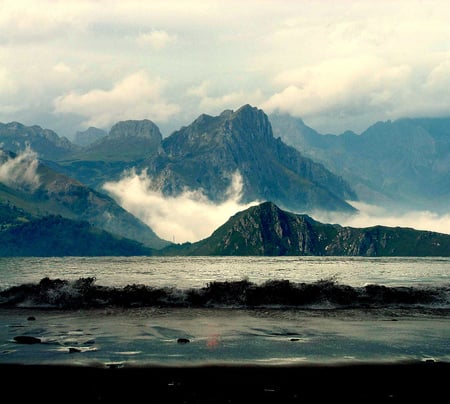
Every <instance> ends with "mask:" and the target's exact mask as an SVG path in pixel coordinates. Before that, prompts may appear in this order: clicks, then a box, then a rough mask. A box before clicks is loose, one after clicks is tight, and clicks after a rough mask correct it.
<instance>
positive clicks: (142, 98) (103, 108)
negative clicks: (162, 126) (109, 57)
mask: <svg viewBox="0 0 450 404" xmlns="http://www.w3.org/2000/svg"><path fill="white" fill-rule="evenodd" d="M163 87H164V82H163V80H162V79H160V78H155V79H150V78H149V77H148V76H147V74H146V73H145V72H143V71H139V72H136V73H134V74H131V75H129V76H127V77H125V78H124V79H122V80H120V81H119V82H117V83H115V84H114V86H113V88H112V89H110V90H101V89H95V90H90V91H88V92H85V93H82V94H81V93H77V92H70V93H69V94H67V95H63V96H60V97H58V98H56V100H55V111H56V112H58V113H74V114H79V115H82V116H84V117H85V118H86V120H85V122H84V124H85V125H86V126H97V127H101V128H104V127H108V126H110V125H112V124H114V123H116V122H118V121H120V120H126V119H145V118H148V117H149V116H150V117H152V118H153V119H155V120H161V121H165V120H167V119H168V118H170V117H171V116H173V115H174V114H176V113H177V112H178V110H179V107H178V106H177V105H175V104H173V103H170V102H167V101H166V100H165V99H164V97H163V96H162V95H161V90H162V89H163Z"/></svg>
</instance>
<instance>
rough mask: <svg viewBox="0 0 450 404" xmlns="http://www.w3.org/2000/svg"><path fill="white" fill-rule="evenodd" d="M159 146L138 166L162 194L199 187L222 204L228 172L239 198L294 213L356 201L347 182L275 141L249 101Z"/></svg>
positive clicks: (260, 113) (341, 207)
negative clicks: (237, 183)
mask: <svg viewBox="0 0 450 404" xmlns="http://www.w3.org/2000/svg"><path fill="white" fill-rule="evenodd" d="M161 149H162V150H161V151H160V152H158V153H157V154H152V155H150V154H149V156H148V157H147V158H146V159H145V160H144V161H143V162H142V163H140V164H138V165H137V167H138V168H139V169H140V170H146V172H147V173H148V175H149V176H150V177H151V179H152V183H153V184H154V187H155V188H156V189H158V190H160V191H162V192H163V193H165V194H166V195H175V194H178V193H181V192H183V191H184V190H185V189H190V190H202V192H203V193H204V194H205V195H206V196H208V198H209V199H211V200H213V201H217V202H222V201H224V200H226V199H227V198H228V196H229V195H228V194H227V189H228V188H229V187H230V184H231V178H232V175H233V174H234V173H239V174H240V175H241V177H242V182H243V189H242V198H241V200H242V202H251V201H255V200H273V201H274V202H276V203H277V204H279V205H280V206H283V207H286V208H289V209H291V210H294V211H306V210H311V209H323V210H332V211H344V212H354V211H355V210H354V208H353V207H352V206H351V205H349V204H348V203H347V202H346V200H349V199H356V194H355V192H354V191H353V190H352V189H351V187H350V186H349V185H348V183H346V182H345V181H344V180H343V179H342V178H341V177H339V176H336V175H334V174H333V173H331V172H330V171H329V170H327V169H326V168H325V167H324V166H323V165H322V164H318V163H315V162H314V161H312V160H311V159H309V158H306V157H303V156H302V154H300V152H299V151H298V150H296V149H295V148H293V147H290V146H287V145H286V144H285V143H283V142H282V141H281V140H280V139H275V138H274V137H273V134H272V128H271V125H270V122H269V120H268V117H267V115H266V114H265V113H264V112H263V111H262V110H260V109H257V108H254V107H251V106H250V105H244V106H243V107H241V108H239V109H238V110H237V111H231V110H226V111H224V112H222V113H221V114H220V115H219V116H214V117H213V116H209V115H201V116H200V117H199V118H197V119H196V120H195V121H194V122H193V123H192V124H190V125H189V126H187V127H183V128H181V129H180V130H178V131H175V132H174V133H172V134H171V135H170V136H168V137H166V138H164V139H163V140H162V143H161Z"/></svg>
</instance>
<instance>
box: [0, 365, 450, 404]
mask: <svg viewBox="0 0 450 404" xmlns="http://www.w3.org/2000/svg"><path fill="white" fill-rule="evenodd" d="M0 371H1V375H2V376H1V380H2V395H3V397H10V398H11V399H13V401H14V402H26V401H28V402H45V403H53V402H55V403H56V402H58V403H64V402H80V403H90V402H123V403H134V402H139V403H180V404H181V403H183V404H192V403H211V404H212V403H309V402H321V403H326V402H333V403H337V402H340V403H367V402H378V403H379V402H389V403H394V402H396V403H397V402H408V403H412V402H423V403H434V402H436V403H437V402H443V401H445V400H446V398H448V396H450V385H449V384H448V380H449V379H448V377H449V375H450V363H439V362H407V363H381V364H373V363H363V364H354V365H348V364H343V365H341V364H334V365H320V366H319V365H301V366H292V367H289V366H286V367H279V366H262V367H258V366H232V365H226V366H216V365H215V366H195V367H188V366H183V367H153V366H142V367H117V368H116V367H114V366H109V367H97V366H59V365H47V366H45V365H15V364H0Z"/></svg>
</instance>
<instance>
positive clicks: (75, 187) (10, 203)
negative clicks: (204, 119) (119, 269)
mask: <svg viewBox="0 0 450 404" xmlns="http://www.w3.org/2000/svg"><path fill="white" fill-rule="evenodd" d="M0 167H1V168H2V170H0V206H1V205H5V206H7V207H9V208H11V207H14V209H16V210H17V211H20V212H22V211H23V212H25V213H26V214H27V215H31V216H32V217H34V218H42V217H45V216H49V215H60V216H62V217H64V218H68V219H72V220H81V221H87V222H89V223H90V224H91V225H93V226H95V227H97V228H99V229H103V230H105V231H108V232H110V233H112V234H115V235H117V236H120V237H124V238H129V239H132V240H136V241H138V242H140V243H142V244H144V245H145V246H148V247H152V248H162V247H164V246H167V245H168V244H170V243H169V242H168V241H165V240H163V239H161V238H159V237H158V236H157V235H156V234H155V233H154V232H153V230H152V229H151V228H149V227H148V226H147V225H146V224H144V223H143V222H141V221H140V220H139V219H137V218H136V217H134V216H133V215H131V214H130V213H129V212H127V211H126V210H124V209H123V208H122V207H120V206H119V205H118V204H117V203H116V202H115V201H114V200H113V199H112V198H110V197H109V196H107V195H105V194H102V193H100V192H97V191H95V190H93V189H91V188H89V187H87V186H85V185H83V184H82V183H80V182H79V181H76V180H74V179H72V178H70V177H67V176H65V175H63V174H60V173H58V172H56V171H54V170H52V169H51V168H49V167H48V166H46V165H45V164H44V163H42V162H41V161H39V160H37V159H36V158H35V157H34V156H33V155H30V156H26V155H24V154H21V155H16V154H14V153H12V152H6V151H2V150H1V149H0ZM3 211H4V212H6V213H7V214H11V210H9V211H8V210H7V209H6V208H4V209H3ZM0 212H1V210H0ZM8 212H9V213H8Z"/></svg>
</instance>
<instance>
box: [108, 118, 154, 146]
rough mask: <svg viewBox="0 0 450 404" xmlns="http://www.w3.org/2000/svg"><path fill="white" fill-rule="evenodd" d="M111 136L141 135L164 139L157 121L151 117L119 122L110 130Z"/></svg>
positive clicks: (142, 136)
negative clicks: (151, 119) (150, 118)
mask: <svg viewBox="0 0 450 404" xmlns="http://www.w3.org/2000/svg"><path fill="white" fill-rule="evenodd" d="M109 137H110V138H129V137H140V138H148V139H156V140H158V141H161V140H162V135H161V132H160V130H159V128H158V126H156V124H155V123H153V122H152V121H150V120H149V119H143V120H128V121H120V122H117V123H116V124H115V125H113V127H112V128H111V130H110V131H109Z"/></svg>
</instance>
